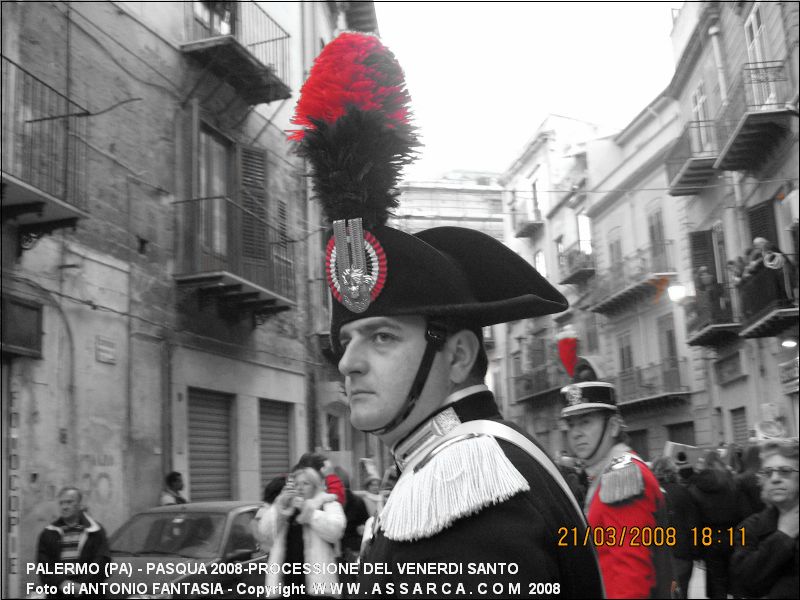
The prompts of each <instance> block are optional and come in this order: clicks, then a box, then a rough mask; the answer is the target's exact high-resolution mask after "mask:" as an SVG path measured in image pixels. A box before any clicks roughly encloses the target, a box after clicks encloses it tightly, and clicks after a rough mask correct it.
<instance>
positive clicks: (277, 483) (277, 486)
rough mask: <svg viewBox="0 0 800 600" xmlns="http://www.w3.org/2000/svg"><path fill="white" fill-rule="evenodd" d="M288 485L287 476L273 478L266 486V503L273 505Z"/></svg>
mask: <svg viewBox="0 0 800 600" xmlns="http://www.w3.org/2000/svg"><path fill="white" fill-rule="evenodd" d="M285 485H286V475H278V476H277V477H273V478H272V479H271V480H270V482H269V483H268V484H267V485H265V486H264V496H263V498H264V502H267V503H268V504H272V503H273V502H275V498H277V497H278V494H280V493H281V491H282V490H283V487H284V486H285Z"/></svg>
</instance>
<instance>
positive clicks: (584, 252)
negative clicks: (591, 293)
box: [558, 240, 594, 285]
mask: <svg viewBox="0 0 800 600" xmlns="http://www.w3.org/2000/svg"><path fill="white" fill-rule="evenodd" d="M558 262H559V267H560V271H561V276H562V279H561V281H559V283H560V284H561V285H566V284H578V283H584V282H585V281H586V280H587V279H589V278H590V277H592V276H594V256H592V243H591V242H590V241H588V240H579V241H577V242H575V243H574V244H572V245H570V246H569V247H567V249H566V250H564V252H562V253H561V254H559V256H558Z"/></svg>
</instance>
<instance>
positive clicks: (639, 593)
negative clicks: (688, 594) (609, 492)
mask: <svg viewBox="0 0 800 600" xmlns="http://www.w3.org/2000/svg"><path fill="white" fill-rule="evenodd" d="M631 462H632V463H633V464H635V465H636V467H638V469H639V471H640V472H641V474H642V479H643V483H644V489H643V492H642V493H641V494H639V495H636V496H634V497H631V498H628V499H625V500H622V501H619V502H615V503H609V504H606V503H604V502H603V501H602V500H601V499H600V497H601V493H600V490H601V488H602V485H603V484H602V479H601V482H600V484H598V486H597V490H596V491H595V494H594V496H593V497H592V500H591V502H590V503H589V510H588V513H587V519H588V521H589V526H590V528H591V532H592V533H594V534H595V540H596V542H597V557H598V559H599V561H600V571H601V573H602V574H603V583H604V584H605V588H606V596H607V597H609V598H649V597H650V594H651V591H652V589H653V587H654V586H655V585H656V571H655V567H654V566H653V560H652V556H651V549H650V547H648V546H647V545H644V544H642V542H643V538H642V536H641V534H639V537H638V539H634V538H635V537H636V530H635V529H634V528H638V529H639V530H642V529H644V528H649V529H651V530H652V529H654V528H655V527H656V526H657V525H656V516H655V513H656V510H657V507H658V506H659V504H660V503H663V502H664V496H663V494H662V493H661V489H660V487H659V485H658V480H657V479H656V477H655V475H653V473H652V471H650V469H648V468H647V465H645V464H643V463H642V462H641V461H639V460H636V459H631ZM607 472H608V471H607ZM601 477H602V476H601ZM600 528H602V529H603V532H599V531H597V532H596V530H597V529H600ZM611 531H613V533H611ZM623 532H624V539H623V537H622V536H623ZM614 533H615V534H616V538H617V539H616V540H612V539H611V538H612V536H613V534H614ZM645 535H646V536H647V537H646V538H645V539H644V541H645V543H651V540H652V537H651V536H652V531H648V533H647V534H645ZM659 541H661V540H660V538H659ZM601 542H602V543H601ZM631 542H634V544H636V543H637V542H638V544H639V545H638V546H636V545H633V546H631Z"/></svg>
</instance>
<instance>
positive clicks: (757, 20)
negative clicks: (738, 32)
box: [744, 2, 775, 106]
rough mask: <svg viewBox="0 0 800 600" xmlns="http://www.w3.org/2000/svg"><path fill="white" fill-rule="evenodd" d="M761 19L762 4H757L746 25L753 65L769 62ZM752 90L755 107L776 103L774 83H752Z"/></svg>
mask: <svg viewBox="0 0 800 600" xmlns="http://www.w3.org/2000/svg"><path fill="white" fill-rule="evenodd" d="M761 17H762V15H761V3H760V2H756V3H755V4H754V5H753V9H752V10H751V11H750V16H748V17H747V20H746V21H745V24H744V36H745V40H746V41H747V58H748V59H749V61H750V62H751V63H763V62H765V61H766V60H767V49H766V34H765V32H764V25H763V21H762V20H761ZM759 66H763V65H759ZM764 79H766V78H764ZM751 89H752V92H753V105H755V106H760V105H764V104H772V103H774V102H775V87H774V85H773V84H772V82H770V81H761V82H757V81H754V82H752V83H751Z"/></svg>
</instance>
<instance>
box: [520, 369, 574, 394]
mask: <svg viewBox="0 0 800 600" xmlns="http://www.w3.org/2000/svg"><path fill="white" fill-rule="evenodd" d="M569 383H570V378H569V376H568V375H567V373H566V371H564V368H563V367H561V366H560V365H557V364H548V365H540V366H538V367H536V368H535V369H531V370H529V371H526V372H525V373H523V374H522V375H518V376H516V377H514V397H515V398H516V399H517V402H522V401H524V400H533V399H535V398H537V397H542V396H544V395H546V394H552V393H553V392H554V391H557V390H560V389H561V388H562V387H564V386H565V385H567V384H569Z"/></svg>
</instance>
